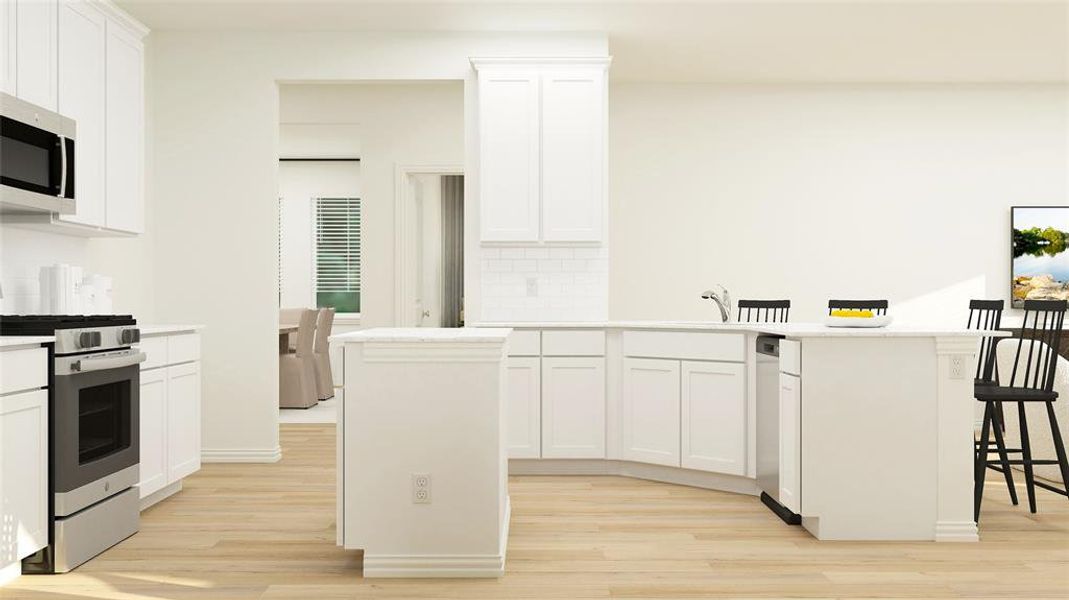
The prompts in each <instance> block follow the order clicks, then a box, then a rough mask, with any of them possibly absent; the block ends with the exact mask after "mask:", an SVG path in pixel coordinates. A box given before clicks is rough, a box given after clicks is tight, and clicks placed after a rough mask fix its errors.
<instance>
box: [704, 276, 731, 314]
mask: <svg viewBox="0 0 1069 600" xmlns="http://www.w3.org/2000/svg"><path fill="white" fill-rule="evenodd" d="M702 300H712V301H713V302H715V303H716V307H717V308H719V309H720V319H721V320H722V321H723V322H724V323H730V322H731V294H729V293H728V291H727V288H725V287H724V286H722V285H720V284H717V285H716V289H712V290H705V291H704V292H702Z"/></svg>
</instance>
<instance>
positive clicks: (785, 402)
mask: <svg viewBox="0 0 1069 600" xmlns="http://www.w3.org/2000/svg"><path fill="white" fill-rule="evenodd" d="M779 382H780V392H779V436H780V437H779V502H780V504H782V505H783V506H784V507H785V508H787V509H789V510H790V511H791V512H793V513H796V514H801V512H802V451H801V432H802V389H801V379H800V378H799V377H796V376H794V375H789V374H787V373H780V376H779Z"/></svg>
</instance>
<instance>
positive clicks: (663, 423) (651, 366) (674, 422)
mask: <svg viewBox="0 0 1069 600" xmlns="http://www.w3.org/2000/svg"><path fill="white" fill-rule="evenodd" d="M623 401H624V402H623V440H622V442H623V457H624V458H625V459H627V460H636V461H640V462H648V463H653V464H658V465H668V466H672V467H678V466H679V361H677V360H651V359H644V358H625V359H624V394H623Z"/></svg>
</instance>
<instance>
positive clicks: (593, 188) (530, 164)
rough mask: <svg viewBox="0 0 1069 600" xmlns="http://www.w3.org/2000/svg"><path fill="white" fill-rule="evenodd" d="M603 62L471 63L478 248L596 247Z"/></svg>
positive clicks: (601, 205) (602, 170)
mask: <svg viewBox="0 0 1069 600" xmlns="http://www.w3.org/2000/svg"><path fill="white" fill-rule="evenodd" d="M608 62H609V61H608V59H607V58H591V59H559V60H551V59H529V60H523V59H473V60H472V64H473V65H474V66H475V68H476V70H477V71H478V74H479V88H478V89H479V101H478V112H479V121H478V122H479V198H480V205H481V212H480V215H481V241H482V242H528V243H531V242H534V243H538V242H600V241H602V240H603V239H604V221H605V210H606V208H605V207H606V204H607V195H606V184H605V180H606V171H607V168H606V161H605V152H606V150H605V148H606V139H607V136H606V125H605V123H606V114H607V95H606V85H605V81H606V77H607V71H608Z"/></svg>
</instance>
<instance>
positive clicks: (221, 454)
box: [200, 446, 282, 463]
mask: <svg viewBox="0 0 1069 600" xmlns="http://www.w3.org/2000/svg"><path fill="white" fill-rule="evenodd" d="M280 460H282V447H281V446H276V447H275V449H274V450H263V449H259V448H252V449H227V450H210V449H205V450H201V451H200V461H201V462H205V463H276V462H278V461H280Z"/></svg>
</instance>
